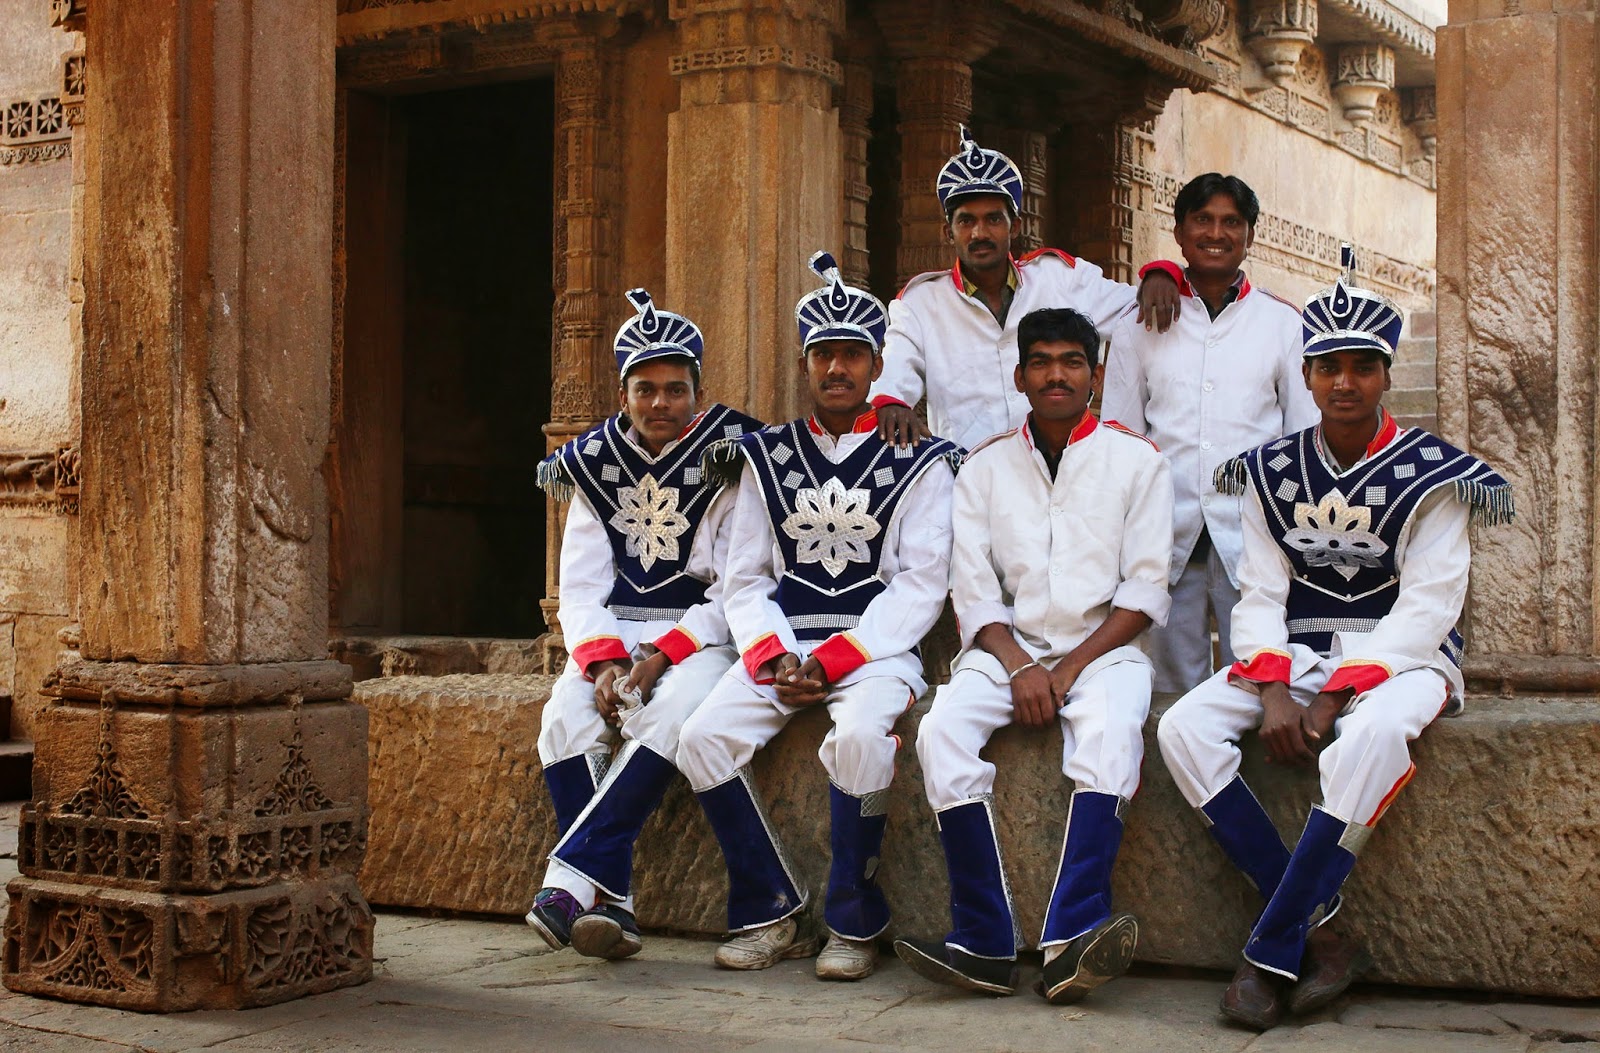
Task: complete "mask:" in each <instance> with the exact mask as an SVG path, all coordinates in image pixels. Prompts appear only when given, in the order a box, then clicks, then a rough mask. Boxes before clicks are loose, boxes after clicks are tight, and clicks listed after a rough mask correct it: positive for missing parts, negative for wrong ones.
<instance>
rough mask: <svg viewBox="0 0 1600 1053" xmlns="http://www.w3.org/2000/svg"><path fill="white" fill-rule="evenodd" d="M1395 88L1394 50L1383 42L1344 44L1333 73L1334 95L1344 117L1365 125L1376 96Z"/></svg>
mask: <svg viewBox="0 0 1600 1053" xmlns="http://www.w3.org/2000/svg"><path fill="white" fill-rule="evenodd" d="M1392 87H1394V49H1393V48H1391V47H1389V46H1388V45H1386V44H1344V45H1341V46H1340V48H1339V57H1338V64H1337V65H1336V67H1335V71H1334V76H1333V96H1334V98H1336V99H1337V100H1338V101H1339V105H1340V106H1342V107H1343V108H1344V117H1345V120H1347V121H1349V122H1350V123H1351V124H1365V123H1366V122H1367V121H1370V120H1371V119H1372V115H1373V112H1374V111H1375V110H1376V109H1377V105H1378V97H1379V96H1381V95H1382V94H1383V93H1384V92H1386V91H1388V90H1389V89H1390V88H1392Z"/></svg>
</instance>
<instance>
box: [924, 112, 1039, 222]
mask: <svg viewBox="0 0 1600 1053" xmlns="http://www.w3.org/2000/svg"><path fill="white" fill-rule="evenodd" d="M934 192H935V193H937V194H938V195H939V207H940V208H942V209H944V210H945V212H947V213H948V212H949V211H950V202H951V201H952V200H954V199H955V198H958V197H965V196H967V195H968V194H1002V195H1004V196H1005V197H1008V198H1010V199H1011V211H1012V214H1013V215H1015V214H1016V213H1019V212H1021V211H1022V172H1021V171H1020V170H1019V169H1018V168H1017V166H1016V164H1015V163H1013V162H1012V160H1011V158H1009V157H1007V156H1006V155H1005V154H1003V153H1001V152H1000V151H998V150H985V149H983V147H981V146H979V145H978V144H977V143H976V142H974V141H973V139H972V133H971V132H969V131H967V126H966V125H964V124H963V125H962V126H961V149H960V150H959V151H958V152H957V153H956V155H955V156H954V157H952V158H950V160H948V161H946V162H945V163H944V167H943V168H941V169H939V179H938V181H937V182H935V183H934Z"/></svg>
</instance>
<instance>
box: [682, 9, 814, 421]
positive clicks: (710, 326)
mask: <svg viewBox="0 0 1600 1053" xmlns="http://www.w3.org/2000/svg"><path fill="white" fill-rule="evenodd" d="M669 10H670V13H671V15H672V18H673V20H674V21H675V22H676V23H677V26H678V33H679V40H680V41H681V46H682V47H683V51H682V52H681V53H679V54H677V55H674V56H673V58H672V66H671V69H672V73H673V75H674V76H675V77H676V78H677V83H678V109H677V110H676V111H675V112H674V113H673V114H671V116H670V117H669V118H668V121H667V144H666V149H667V172H668V180H667V288H666V290H665V294H664V295H663V296H662V297H661V302H662V305H663V306H664V307H666V308H667V309H668V310H672V311H679V312H682V313H683V314H685V315H687V316H688V317H690V318H692V319H694V320H695V322H696V323H697V324H699V326H700V327H701V329H702V330H704V332H705V335H706V357H707V361H708V363H709V365H710V368H709V369H708V370H707V379H708V381H709V387H708V392H709V395H710V397H713V398H716V399H720V400H721V401H724V402H728V403H729V404H731V405H734V406H740V407H742V408H743V409H745V410H747V411H748V412H749V413H751V414H753V415H755V416H757V417H761V418H763V419H765V420H773V421H776V420H783V419H785V418H788V417H792V416H794V415H795V413H796V412H797V411H798V410H799V409H800V407H801V405H802V404H803V402H804V398H803V395H802V384H801V379H800V376H799V371H798V370H797V369H796V368H795V365H794V362H795V355H796V354H797V353H798V344H797V341H796V339H795V332H794V305H795V303H796V301H798V300H799V299H800V297H801V296H802V295H804V294H805V293H806V292H809V291H810V290H811V289H813V288H815V287H816V285H817V279H816V276H815V275H813V274H812V273H811V272H810V271H809V270H807V269H806V265H805V262H806V258H807V257H808V256H810V255H811V253H813V252H816V251H817V250H818V249H824V248H825V249H828V250H829V251H831V252H833V253H834V254H835V255H836V256H837V254H838V253H839V252H841V251H842V250H843V241H844V225H843V222H842V220H841V216H840V211H841V195H840V192H839V172H840V159H841V156H842V152H841V147H840V135H839V117H838V114H837V113H836V112H835V110H834V108H833V99H832V92H833V88H834V86H835V85H837V84H838V83H839V82H840V79H841V73H840V67H839V64H838V63H837V62H836V61H834V59H833V41H832V34H833V33H834V32H835V31H836V30H837V29H838V28H839V27H840V26H842V25H843V20H844V12H843V4H842V2H841V0H796V2H786V3H778V2H775V0H673V3H672V4H671V5H670V8H669Z"/></svg>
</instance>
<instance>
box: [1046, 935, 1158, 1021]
mask: <svg viewBox="0 0 1600 1053" xmlns="http://www.w3.org/2000/svg"><path fill="white" fill-rule="evenodd" d="M1138 942H1139V922H1138V919H1136V918H1135V917H1134V916H1133V915H1132V914H1113V915H1112V916H1111V917H1109V918H1107V919H1106V920H1105V921H1102V922H1101V923H1100V924H1098V925H1096V926H1095V927H1094V928H1092V929H1090V930H1089V931H1088V932H1086V933H1084V934H1083V935H1082V936H1079V937H1078V938H1077V939H1075V940H1073V941H1072V942H1071V943H1069V944H1067V945H1066V947H1065V948H1063V949H1062V951H1061V953H1060V954H1058V955H1056V956H1055V958H1053V959H1051V960H1050V961H1049V962H1046V963H1045V967H1044V978H1043V979H1042V980H1040V981H1039V986H1038V988H1037V990H1038V992H1039V993H1040V994H1042V995H1044V997H1045V1000H1046V1001H1048V1002H1049V1003H1050V1004H1051V1005H1071V1004H1072V1003H1073V1002H1076V1001H1078V1000H1079V999H1081V998H1082V997H1083V996H1084V995H1086V994H1088V993H1089V992H1090V991H1092V990H1094V989H1095V988H1096V987H1099V986H1100V985H1101V984H1103V983H1105V982H1106V981H1107V980H1110V979H1112V978H1114V977H1118V976H1121V975H1122V974H1123V973H1125V972H1127V971H1128V966H1130V965H1132V964H1133V948H1134V947H1135V946H1136V945H1137V944H1138Z"/></svg>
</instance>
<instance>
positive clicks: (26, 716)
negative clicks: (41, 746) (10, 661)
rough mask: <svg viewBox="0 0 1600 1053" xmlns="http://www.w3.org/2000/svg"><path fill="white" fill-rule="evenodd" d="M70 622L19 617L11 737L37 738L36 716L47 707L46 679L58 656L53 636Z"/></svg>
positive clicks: (61, 616) (39, 616)
mask: <svg viewBox="0 0 1600 1053" xmlns="http://www.w3.org/2000/svg"><path fill="white" fill-rule="evenodd" d="M69 620H70V619H68V617H67V616H66V615H64V614H19V615H17V620H16V625H15V626H14V630H15V647H16V669H15V674H14V678H13V680H12V681H11V682H12V684H13V690H14V691H15V692H16V694H15V703H14V705H13V706H12V709H11V737H12V738H17V739H32V738H36V737H37V735H36V733H35V732H36V726H37V724H38V720H39V714H40V712H42V711H43V709H44V707H45V706H47V705H48V704H49V703H50V700H49V699H48V698H46V697H45V695H44V692H43V690H42V689H43V687H44V682H45V678H46V677H48V676H49V675H50V671H51V670H52V669H54V668H55V665H56V659H57V658H58V657H59V656H60V654H61V640H60V639H59V638H58V637H57V636H56V633H58V632H59V631H60V630H61V629H62V627H64V626H65V625H66V624H67V622H68V621H69Z"/></svg>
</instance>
